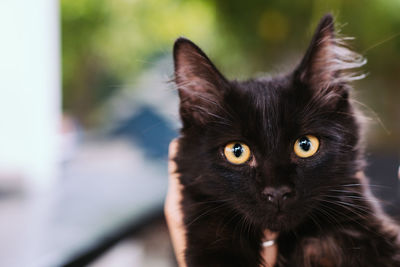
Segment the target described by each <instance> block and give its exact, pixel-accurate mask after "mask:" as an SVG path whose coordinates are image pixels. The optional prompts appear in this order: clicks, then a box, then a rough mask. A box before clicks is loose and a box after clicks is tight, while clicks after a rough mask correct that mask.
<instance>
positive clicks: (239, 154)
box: [224, 142, 250, 165]
mask: <svg viewBox="0 0 400 267" xmlns="http://www.w3.org/2000/svg"><path fill="white" fill-rule="evenodd" d="M224 154H225V157H226V159H227V160H228V161H229V162H230V163H232V164H236V165H238V164H243V163H245V162H246V161H247V160H248V159H249V158H250V148H249V147H248V146H247V145H246V144H244V143H241V142H232V143H229V144H227V145H226V146H225V148H224Z"/></svg>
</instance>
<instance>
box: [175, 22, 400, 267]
mask: <svg viewBox="0 0 400 267" xmlns="http://www.w3.org/2000/svg"><path fill="white" fill-rule="evenodd" d="M174 61H175V81H176V85H177V88H178V91H179V96H180V115H181V120H182V124H183V125H182V129H181V137H180V139H179V149H178V153H177V156H176V158H175V159H174V160H175V161H176V163H177V166H178V169H177V172H178V174H179V175H180V182H181V184H182V185H183V200H182V203H181V204H182V210H183V213H184V225H185V228H186V233H187V234H186V239H187V248H186V251H185V257H186V263H187V265H188V266H189V267H192V266H230V267H232V266H246V267H247V266H260V265H263V264H264V265H265V266H268V265H267V264H268V263H265V262H264V261H263V259H262V257H261V254H260V252H261V249H262V246H261V244H262V239H263V232H264V230H265V229H269V230H271V231H275V232H279V237H278V239H277V241H276V243H277V245H278V262H277V263H276V266H279V267H280V266H296V267H297V266H321V267H330V266H343V267H347V266H363V267H364V266H400V241H399V227H398V226H397V225H396V224H395V223H393V222H392V221H391V220H390V219H389V218H388V217H387V216H386V215H385V214H384V213H383V212H382V211H381V208H380V207H379V205H377V204H376V199H374V197H373V196H372V195H371V193H370V191H369V187H368V179H367V178H365V177H363V176H362V170H363V149H362V143H361V132H360V131H361V130H360V129H361V127H360V123H359V121H358V118H357V111H356V109H355V107H354V106H353V104H352V100H351V97H350V95H351V90H352V89H351V87H350V85H349V83H350V82H351V81H353V80H355V79H358V78H361V76H357V75H355V74H352V73H349V71H348V70H349V69H351V68H356V67H360V66H361V65H363V64H364V62H365V61H364V60H363V59H362V57H360V56H358V55H357V54H355V53H354V52H352V51H350V50H348V49H347V48H346V47H345V46H343V43H342V41H341V40H338V39H337V38H336V37H335V35H334V27H333V19H332V17H331V16H330V15H327V16H325V17H324V18H323V19H322V20H321V22H320V24H319V26H318V28H317V30H316V33H315V35H314V37H313V39H312V41H311V44H310V46H309V48H308V50H307V52H306V54H305V56H304V57H303V59H302V61H301V62H300V64H299V65H298V66H297V67H296V68H295V69H294V70H293V72H290V73H287V74H283V75H280V76H278V77H276V78H271V79H252V80H248V81H229V80H227V79H226V78H225V77H224V76H223V75H222V74H221V73H220V72H219V71H218V70H217V68H216V67H215V66H214V65H213V63H212V62H211V61H210V60H209V59H208V57H207V56H206V55H205V54H204V52H203V51H201V50H200V49H199V48H198V47H197V46H196V45H195V44H193V43H192V42H190V41H189V40H187V39H183V38H180V39H178V40H177V41H176V43H175V46H174Z"/></svg>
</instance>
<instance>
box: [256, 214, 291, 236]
mask: <svg viewBox="0 0 400 267" xmlns="http://www.w3.org/2000/svg"><path fill="white" fill-rule="evenodd" d="M297 225H298V220H297V219H295V218H293V217H292V216H290V215H289V214H285V213H278V214H276V215H273V216H270V217H268V218H266V219H265V221H263V223H262V228H264V229H269V230H271V231H273V232H280V231H288V230H291V229H293V228H295V227H296V226H297Z"/></svg>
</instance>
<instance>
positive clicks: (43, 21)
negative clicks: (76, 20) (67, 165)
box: [0, 0, 60, 187]
mask: <svg viewBox="0 0 400 267" xmlns="http://www.w3.org/2000/svg"><path fill="white" fill-rule="evenodd" d="M58 5H59V4H58V1H57V0H34V1H32V0H0V185H1V180H2V179H3V180H5V179H7V178H8V179H9V178H10V177H12V178H14V177H17V176H18V177H23V180H24V179H25V180H26V181H28V182H29V183H30V184H31V185H33V187H43V186H47V185H49V184H50V183H51V181H52V180H53V179H55V175H56V174H55V173H56V162H57V131H58V124H59V118H60V42H59V39H60V38H59V36H60V30H59V10H58V9H59V6H58Z"/></svg>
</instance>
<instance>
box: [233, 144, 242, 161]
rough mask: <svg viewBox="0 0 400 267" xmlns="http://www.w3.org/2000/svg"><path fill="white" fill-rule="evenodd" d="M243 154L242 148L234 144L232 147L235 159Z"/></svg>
mask: <svg viewBox="0 0 400 267" xmlns="http://www.w3.org/2000/svg"><path fill="white" fill-rule="evenodd" d="M242 153H243V147H242V145H241V144H235V145H234V146H233V154H234V155H235V157H237V158H238V157H240V156H241V155H242Z"/></svg>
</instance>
